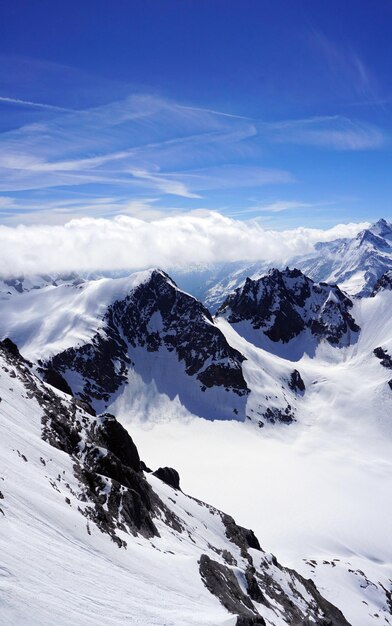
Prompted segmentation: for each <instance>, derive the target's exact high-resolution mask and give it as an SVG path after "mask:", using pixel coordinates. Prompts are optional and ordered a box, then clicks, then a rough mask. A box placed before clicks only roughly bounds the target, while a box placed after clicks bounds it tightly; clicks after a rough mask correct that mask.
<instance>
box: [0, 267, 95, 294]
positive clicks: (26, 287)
mask: <svg viewBox="0 0 392 626" xmlns="http://www.w3.org/2000/svg"><path fill="white" fill-rule="evenodd" d="M82 282H83V278H81V276H79V275H78V274H76V273H75V272H70V273H68V274H54V275H48V274H36V275H27V276H18V277H16V278H15V277H13V278H1V279H0V300H3V299H8V298H10V297H11V296H14V295H17V294H21V293H25V292H26V291H31V290H32V289H41V288H42V287H48V285H52V286H53V287H57V286H58V285H79V284H81V283H82Z"/></svg>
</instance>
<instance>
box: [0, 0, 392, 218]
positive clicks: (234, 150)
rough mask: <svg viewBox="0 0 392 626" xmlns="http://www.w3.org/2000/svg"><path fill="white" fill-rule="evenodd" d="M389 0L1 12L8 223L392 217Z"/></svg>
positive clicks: (8, 7)
mask: <svg viewBox="0 0 392 626" xmlns="http://www.w3.org/2000/svg"><path fill="white" fill-rule="evenodd" d="M391 24H392V2H391V1H390V0H378V2H374V0H373V1H372V0H368V1H361V0H346V1H345V2H341V1H340V2H337V1H335V0H329V2H325V1H322V0H308V1H305V0H295V1H294V0H274V1H272V0H269V1H266V0H241V1H240V0H236V1H229V0H176V1H173V0H139V1H134V0H128V1H125V0H116V1H115V2H112V3H109V2H108V0H83V1H82V2H81V1H80V0H78V1H75V0H69V1H68V2H67V3H63V2H61V3H60V2H57V1H56V0H46V1H43V0H41V1H39V0H36V1H32V2H26V1H23V0H13V1H12V2H7V1H4V2H2V3H1V6H0V28H1V30H0V61H1V62H0V113H1V115H0V133H1V134H0V221H2V222H3V223H10V224H12V223H18V222H23V223H31V222H37V221H38V222H46V221H47V222H64V221H67V220H68V219H70V218H72V217H74V216H78V215H90V216H110V215H114V214H118V213H127V214H129V215H135V216H138V217H146V218H148V219H150V218H153V217H154V216H158V215H160V214H161V213H162V212H164V213H166V212H167V213H170V212H173V211H189V210H196V209H216V210H219V211H221V212H222V213H224V214H226V215H231V216H233V217H236V218H240V219H241V218H243V219H249V218H254V217H257V216H259V217H260V218H261V219H262V220H263V221H264V222H265V224H266V225H268V226H274V227H275V226H277V227H286V226H289V225H299V224H303V225H314V226H321V227H323V226H329V225H330V224H333V223H336V222H339V221H344V222H346V221H361V220H373V219H377V218H378V217H379V216H381V215H383V216H385V217H387V218H388V217H390V216H392V211H391V204H392V183H391V176H390V167H391V156H390V154H391V139H390V135H391V127H392V122H391V111H392V109H391V105H392V89H391V85H390V68H391V66H392V39H391V36H390V33H391Z"/></svg>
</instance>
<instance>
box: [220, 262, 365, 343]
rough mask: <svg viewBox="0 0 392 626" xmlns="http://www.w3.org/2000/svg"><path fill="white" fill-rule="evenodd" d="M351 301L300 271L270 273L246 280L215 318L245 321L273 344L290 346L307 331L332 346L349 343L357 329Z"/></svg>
mask: <svg viewBox="0 0 392 626" xmlns="http://www.w3.org/2000/svg"><path fill="white" fill-rule="evenodd" d="M352 306H353V304H352V301H351V300H350V299H349V298H348V297H347V296H346V295H345V294H344V293H343V292H342V291H341V290H340V289H339V287H338V286H337V285H329V284H327V283H323V282H320V283H314V282H313V281H312V280H311V279H310V278H308V277H307V276H305V275H304V274H303V273H302V272H301V271H300V270H298V269H292V270H290V269H289V268H286V269H285V270H283V271H281V270H277V269H272V270H270V271H269V272H268V273H267V274H266V275H265V276H263V277H261V278H260V279H258V280H252V279H249V278H248V279H247V280H246V282H245V285H244V286H243V287H242V288H239V289H237V290H236V291H235V292H234V293H233V294H232V295H231V296H229V297H228V298H227V299H226V301H225V302H224V303H223V305H222V306H221V307H220V309H219V310H218V313H217V315H218V316H223V317H225V318H226V319H227V320H228V321H229V322H230V323H232V324H237V323H239V322H244V321H247V322H249V323H250V324H251V326H252V327H253V329H255V330H260V331H261V332H262V333H264V334H265V335H266V336H267V337H268V338H269V339H271V340H272V341H274V342H277V341H281V342H283V343H287V342H289V341H290V340H291V339H293V338H294V337H296V336H298V335H299V334H300V333H301V332H303V331H305V330H306V329H309V330H310V332H311V333H312V335H313V336H314V337H315V338H317V339H326V340H327V341H328V342H329V343H331V344H337V343H339V342H340V341H342V340H343V341H344V340H345V341H349V340H350V339H349V337H350V333H351V332H352V333H356V332H358V330H359V327H358V326H357V325H356V323H355V321H354V319H353V318H352V316H351V314H350V312H349V311H350V309H351V308H352Z"/></svg>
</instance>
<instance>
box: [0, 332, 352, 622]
mask: <svg viewBox="0 0 392 626" xmlns="http://www.w3.org/2000/svg"><path fill="white" fill-rule="evenodd" d="M0 400H1V403H0V414H1V421H0V429H1V436H0V487H1V490H0V553H1V566H0V590H1V600H0V602H1V623H2V624H29V626H38V624H39V625H40V626H46V625H48V626H49V624H53V623H56V624H58V625H59V626H61V625H69V624H71V623H72V624H83V625H88V624H91V625H93V624H94V625H95V624H97V623H107V624H113V625H114V624H124V623H131V624H145V625H153V624H155V625H163V624H167V625H169V624H170V625H173V626H174V625H177V626H180V625H181V626H186V625H195V626H196V625H197V626H199V625H200V624H205V625H210V626H218V625H219V624H222V625H223V624H226V625H229V624H231V625H233V626H234V624H236V625H237V626H252V625H256V624H259V625H264V626H266V625H267V624H268V625H269V626H281V625H282V624H291V625H293V624H310V623H311V624H315V625H316V626H317V625H318V626H323V625H326V624H329V625H331V626H349V622H348V621H347V620H346V619H345V617H344V616H343V614H342V613H341V611H340V610H339V609H338V608H336V607H334V606H333V605H332V604H331V603H330V602H329V601H328V600H326V599H325V598H323V597H322V595H321V594H320V593H319V591H318V590H317V588H316V586H315V585H314V583H313V582H312V581H311V580H306V579H305V578H304V577H302V576H301V575H299V574H297V573H296V572H295V571H293V570H290V569H287V568H284V567H282V566H281V565H280V564H279V563H278V561H277V560H276V558H275V557H274V556H272V555H271V554H268V553H266V552H264V551H263V550H262V549H261V548H260V545H259V542H258V540H257V538H256V536H255V535H254V533H253V532H252V531H251V530H248V529H246V528H243V527H241V526H239V525H237V524H236V523H235V521H234V519H233V518H232V517H230V516H229V515H227V514H225V513H222V512H221V511H219V510H218V509H216V508H214V507H212V506H210V505H207V504H204V503H203V502H201V501H200V500H195V499H193V498H191V497H190V496H187V495H186V494H184V493H183V492H182V490H181V489H180V484H179V477H178V474H177V472H176V471H175V470H173V469H171V468H167V467H166V468H160V469H159V470H157V471H156V472H155V473H154V474H152V473H151V471H150V470H147V469H146V466H145V465H144V464H143V463H141V461H140V457H139V453H138V450H137V448H136V446H135V444H134V442H133V441H132V439H131V437H130V435H129V434H128V433H127V431H126V430H125V429H124V428H123V427H122V426H121V425H120V424H119V423H118V422H117V420H116V418H115V417H114V416H112V415H108V414H103V415H100V416H99V417H93V416H91V415H90V414H89V413H86V412H85V411H84V410H83V408H82V407H81V406H79V405H78V403H77V402H75V400H74V399H72V398H70V397H69V396H67V395H66V394H64V393H62V392H60V391H57V390H56V389H55V388H53V387H51V386H49V385H47V384H44V383H42V382H41V381H40V380H39V379H38V378H37V377H36V376H35V375H34V374H33V372H32V370H31V365H30V364H29V363H28V362H27V361H25V360H24V359H23V358H22V357H21V356H20V354H19V352H18V350H17V348H16V346H15V344H13V343H12V342H10V341H9V340H5V341H4V342H2V343H0ZM143 469H144V470H145V471H143Z"/></svg>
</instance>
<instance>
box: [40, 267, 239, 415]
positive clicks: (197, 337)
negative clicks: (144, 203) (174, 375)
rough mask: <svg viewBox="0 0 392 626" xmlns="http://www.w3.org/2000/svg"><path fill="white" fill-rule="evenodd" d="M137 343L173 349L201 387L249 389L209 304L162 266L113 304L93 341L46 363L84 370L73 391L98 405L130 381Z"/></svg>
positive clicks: (59, 368) (61, 368) (153, 348)
mask: <svg viewBox="0 0 392 626" xmlns="http://www.w3.org/2000/svg"><path fill="white" fill-rule="evenodd" d="M135 348H143V349H144V350H145V351H146V352H147V353H154V352H158V351H159V350H161V349H166V350H167V351H168V352H169V353H170V352H171V353H174V354H175V355H176V357H177V359H178V361H179V362H180V363H182V364H183V367H184V370H185V373H186V374H187V375H188V376H189V377H194V378H195V379H196V382H197V384H198V387H199V389H201V390H202V391H204V390H206V389H207V388H212V387H221V388H224V389H227V390H228V391H231V392H233V393H234V394H236V395H237V396H243V397H246V396H247V394H248V393H249V390H248V387H247V385H246V382H245V379H244V377H243V373H242V367H241V363H242V362H243V360H244V357H243V356H242V355H241V354H240V353H239V352H238V351H237V350H235V349H234V348H232V347H231V346H230V345H229V344H228V343H227V341H226V339H225V337H224V335H223V334H222V333H221V331H220V330H219V329H218V328H216V327H215V326H214V322H213V319H212V317H211V315H210V313H209V312H208V310H207V309H206V308H205V307H204V306H203V305H202V304H201V303H200V302H199V301H198V300H196V299H195V298H193V297H192V296H190V295H188V294H186V293H184V292H182V291H180V290H179V289H178V288H177V287H176V285H175V283H173V281H172V280H171V279H170V278H169V277H168V276H167V274H165V273H164V272H161V271H158V270H156V271H153V272H152V273H151V276H150V278H149V280H148V281H147V282H144V283H142V284H141V285H139V286H138V287H136V288H135V289H134V290H133V291H132V292H131V293H130V294H129V295H128V296H127V297H126V298H124V299H122V300H118V301H116V302H114V303H113V304H112V305H111V306H109V308H108V310H107V312H106V314H105V317H104V320H103V329H102V330H100V331H98V332H97V333H96V334H95V335H94V337H93V338H92V339H91V341H89V343H87V344H84V345H82V346H80V347H76V348H70V349H68V350H65V351H64V352H61V353H60V354H58V355H56V356H54V357H53V358H52V359H51V361H50V362H49V363H47V364H46V365H47V367H49V368H52V369H54V370H55V371H57V372H59V373H60V374H62V375H63V376H65V377H67V372H77V373H78V374H80V375H81V376H82V377H83V385H82V390H80V385H79V389H77V390H76V389H73V391H74V393H75V394H77V395H78V396H79V397H80V398H81V399H82V400H84V401H86V402H88V403H91V404H92V405H94V401H96V400H103V401H108V400H109V399H110V397H111V395H112V394H114V393H115V392H116V391H117V390H118V389H119V388H120V387H121V386H122V385H124V384H125V383H126V380H127V373H128V370H129V368H132V367H133V366H134V363H133V362H132V360H131V358H130V356H129V354H130V351H132V349H135ZM135 358H136V357H135ZM71 378H72V377H70V379H71ZM69 384H70V385H71V386H72V383H71V382H70V380H69Z"/></svg>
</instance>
